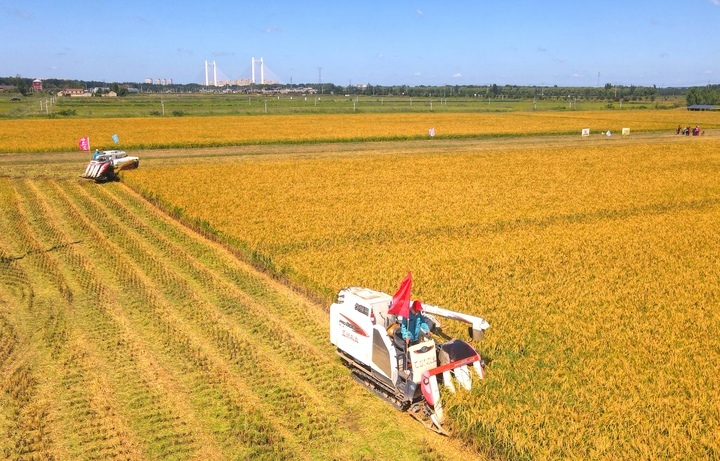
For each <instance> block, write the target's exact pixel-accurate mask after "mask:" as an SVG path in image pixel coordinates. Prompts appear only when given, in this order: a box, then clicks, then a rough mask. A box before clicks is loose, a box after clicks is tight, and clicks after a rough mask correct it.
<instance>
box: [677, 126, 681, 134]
mask: <svg viewBox="0 0 720 461" xmlns="http://www.w3.org/2000/svg"><path fill="white" fill-rule="evenodd" d="M681 131H682V126H680V125H678V127H677V131H676V132H675V134H680V132H681Z"/></svg>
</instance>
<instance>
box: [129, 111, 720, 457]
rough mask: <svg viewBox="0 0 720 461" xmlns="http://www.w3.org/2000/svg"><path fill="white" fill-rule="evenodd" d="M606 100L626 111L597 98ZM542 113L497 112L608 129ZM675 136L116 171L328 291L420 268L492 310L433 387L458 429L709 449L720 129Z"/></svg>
mask: <svg viewBox="0 0 720 461" xmlns="http://www.w3.org/2000/svg"><path fill="white" fill-rule="evenodd" d="M616 114H620V115H623V116H628V115H629V114H627V113H625V114H623V113H619V112H618V113H615V112H612V113H611V112H608V113H605V112H603V113H601V115H602V116H606V115H607V116H608V117H614V116H616ZM585 115H587V114H585ZM585 115H583V116H582V117H584V116H585ZM595 115H597V114H595ZM631 115H632V116H633V117H638V118H641V116H642V113H641V112H634V113H633V114H631ZM666 115H667V118H666V119H665V120H664V121H659V120H658V119H655V120H653V121H652V122H648V121H641V120H638V122H637V123H638V125H640V126H643V127H644V128H645V129H660V128H658V127H659V126H660V125H662V123H665V124H667V123H669V122H670V118H671V117H670V115H673V117H675V118H677V114H670V113H667V114H665V113H663V114H662V116H660V115H657V114H655V115H653V117H658V118H663V117H665V116H666ZM373 117H377V116H373ZM412 117H416V115H413V116H412ZM453 117H455V116H453ZM453 117H449V118H448V119H447V120H446V122H447V123H448V126H451V123H452V121H451V119H452V118H453ZM504 117H506V116H504ZM535 117H536V116H535V114H521V115H520V116H518V117H517V118H515V117H514V116H513V117H510V118H504V119H503V120H504V123H503V124H501V125H503V126H514V127H515V128H514V129H515V130H519V129H520V128H517V127H518V126H519V125H523V126H528V125H530V123H531V121H537V120H540V119H542V120H543V124H541V125H540V126H542V127H543V128H536V129H537V130H548V131H550V130H551V128H550V126H551V124H548V122H547V121H548V120H549V119H554V120H555V121H556V123H555V124H554V125H552V126H554V127H555V128H556V129H557V130H558V131H562V130H574V129H575V128H576V127H579V126H585V125H588V126H590V127H591V128H592V127H595V126H598V127H599V126H601V125H609V124H610V120H609V119H605V120H603V121H602V122H598V121H597V119H595V120H592V121H591V120H590V119H584V118H582V117H581V116H580V115H576V114H575V113H573V114H552V115H549V114H545V115H542V116H540V117H538V118H535ZM715 117H717V116H715ZM391 118H392V117H391ZM520 119H523V120H524V121H525V122H526V123H525V124H522V123H519V120H520ZM478 120H480V119H478ZM424 122H425V124H427V120H424ZM613 122H614V123H617V124H618V127H619V126H620V125H621V124H622V123H624V122H625V120H622V119H620V118H618V119H615V120H613ZM388 123H390V122H388ZM516 123H517V125H516ZM465 125H467V121H466V123H465ZM571 125H572V127H571ZM416 126H419V125H416ZM438 126H440V125H438V124H436V129H437V127H438ZM464 129H467V128H464ZM486 129H487V127H483V128H477V129H476V130H477V132H478V133H479V132H484V133H487V132H489V131H483V130H486ZM613 129H616V130H617V128H613ZM460 131H461V129H460V128H458V133H459V132H460ZM515 132H516V133H517V132H518V131H515ZM676 141H678V140H676V139H672V138H671V139H669V140H667V139H665V140H661V139H656V140H653V139H650V138H647V139H643V140H638V141H634V142H627V143H621V144H602V143H587V144H584V143H583V141H582V140H580V139H579V136H578V138H577V139H573V140H567V142H563V143H560V144H557V145H551V146H548V145H545V144H544V143H543V142H542V141H538V142H536V143H535V144H532V143H526V144H524V145H523V148H515V147H512V146H511V145H510V146H508V147H505V148H501V149H496V150H486V149H483V148H482V147H481V145H480V143H479V142H478V143H468V144H466V145H465V144H460V145H458V146H456V147H454V148H445V149H443V150H442V153H428V152H427V151H421V152H413V150H412V149H408V148H404V147H402V146H401V145H399V146H400V147H396V148H395V149H396V150H395V151H393V150H392V149H390V150H388V149H385V147H387V146H384V147H383V151H382V152H372V151H370V152H367V151H365V152H362V153H356V154H353V153H347V152H345V153H343V154H342V155H341V154H338V155H324V156H317V157H313V156H304V157H303V156H282V155H274V156H248V157H238V158H237V160H236V161H235V162H234V163H230V162H224V163H222V164H217V165H213V164H205V165H202V166H198V165H194V166H193V165H183V166H162V167H157V168H141V169H138V170H134V171H131V172H128V174H127V175H126V176H125V177H124V181H125V182H126V183H127V184H129V185H131V186H132V187H134V188H137V189H138V190H143V191H144V192H145V193H146V194H148V195H152V196H154V197H158V198H160V199H161V200H162V201H165V202H167V203H170V204H172V206H175V207H178V208H179V209H182V212H183V213H184V214H185V215H186V216H187V217H190V218H194V219H198V220H201V221H204V222H206V223H208V224H209V225H210V226H212V228H214V229H216V230H218V231H219V232H221V233H223V234H225V235H227V236H230V237H232V238H233V239H235V240H238V241H240V242H242V243H244V244H245V245H246V246H247V248H249V249H250V250H251V251H254V252H256V254H259V255H262V256H263V257H264V258H265V261H266V262H268V263H269V264H270V265H271V266H272V267H274V268H275V270H276V271H278V272H279V273H282V274H285V275H286V276H288V277H290V278H291V279H294V280H295V281H296V282H298V283H301V284H304V285H305V286H308V287H311V288H312V289H314V290H316V291H317V292H318V293H320V294H321V295H323V296H325V297H326V298H327V300H328V302H329V300H330V297H331V296H332V294H333V293H334V292H335V291H337V290H338V289H340V288H342V287H345V286H348V285H363V286H370V287H373V288H377V289H381V290H384V291H386V292H391V293H392V292H393V291H394V290H395V289H396V288H397V284H398V283H399V281H400V280H401V279H402V278H403V277H404V275H405V274H406V273H407V271H408V270H412V271H413V275H414V280H415V284H414V287H413V293H414V296H415V297H417V298H420V299H423V300H424V301H426V302H429V303H433V304H438V305H441V306H444V307H447V308H450V309H455V310H460V311H465V312H469V313H472V314H477V315H481V316H483V317H485V318H486V319H487V320H488V321H489V322H490V324H491V329H490V330H489V331H488V333H487V334H486V339H485V340H484V341H483V342H482V343H479V350H480V352H481V355H482V356H483V357H484V358H485V359H486V361H487V362H488V366H487V379H486V380H485V381H484V382H482V383H481V384H480V385H479V386H474V387H473V390H472V392H470V393H466V392H462V393H458V394H456V395H454V396H452V395H450V394H449V393H447V392H445V393H444V395H445V396H446V399H447V401H446V403H447V410H448V413H449V415H450V419H451V426H452V430H453V431H454V433H455V434H456V435H457V436H458V437H460V438H462V439H463V440H465V441H467V442H468V443H470V444H473V445H474V446H476V447H477V448H478V449H479V450H480V451H484V452H486V453H488V454H490V455H492V456H496V457H500V458H503V459H505V458H507V459H560V458H573V459H658V458H672V459H707V458H710V459H717V458H718V457H720V442H718V441H719V440H720V400H719V399H718V398H717V395H718V392H720V388H719V387H718V382H719V381H718V380H717V376H718V375H719V374H720V352H719V351H720V339H719V338H718V335H717V331H718V329H719V328H720V311H718V309H717V306H718V305H720V276H719V275H720V270H719V269H718V265H717V261H720V247H719V246H718V244H717V243H718V242H719V241H720V228H718V226H717V223H718V222H720V189H718V180H719V174H720V141H718V140H717V139H715V138H711V137H705V138H698V139H691V140H683V141H690V142H676ZM178 178H182V180H178ZM445 330H446V331H447V332H449V333H451V334H453V335H458V336H461V337H462V335H464V333H463V331H462V329H460V328H457V327H455V326H453V325H451V324H447V325H445Z"/></svg>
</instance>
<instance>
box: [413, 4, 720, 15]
mask: <svg viewBox="0 0 720 461" xmlns="http://www.w3.org/2000/svg"><path fill="white" fill-rule="evenodd" d="M715 1H716V2H717V1H718V0H715ZM415 12H416V13H417V15H418V16H425V13H423V12H422V10H415Z"/></svg>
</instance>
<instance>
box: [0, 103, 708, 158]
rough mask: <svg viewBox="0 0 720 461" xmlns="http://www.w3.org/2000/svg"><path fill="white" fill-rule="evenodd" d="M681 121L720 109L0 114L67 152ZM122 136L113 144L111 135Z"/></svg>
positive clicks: (10, 145) (12, 143)
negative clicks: (85, 147)
mask: <svg viewBox="0 0 720 461" xmlns="http://www.w3.org/2000/svg"><path fill="white" fill-rule="evenodd" d="M678 123H682V124H683V126H685V125H692V126H694V125H700V126H701V127H703V128H718V127H720V117H719V116H718V114H715V113H709V112H692V113H691V112H682V113H678V112H676V111H650V110H627V111H578V112H513V113H502V114H497V113H432V112H427V113H400V114H343V115H283V116H237V117H228V116H225V117H154V118H114V119H105V118H103V119H72V120H70V119H48V120H44V119H40V120H0V152H68V151H75V150H77V149H78V145H77V142H78V139H80V138H82V137H86V136H88V137H90V146H91V148H92V149H95V148H99V149H101V150H102V149H112V148H119V149H156V148H171V147H173V148H194V147H211V146H233V145H246V144H263V143H308V142H328V141H358V140H381V139H396V140H397V139H423V138H427V137H429V134H428V130H429V129H430V128H435V133H436V134H437V138H443V137H446V138H447V137H450V138H452V137H476V136H481V137H487V136H509V135H532V134H549V133H554V134H560V133H563V134H567V133H577V134H578V135H579V134H580V132H581V130H582V129H583V128H590V129H591V132H592V133H599V132H601V131H602V132H604V131H607V130H610V131H611V132H614V133H616V134H620V131H621V129H622V128H631V130H632V131H633V132H639V131H671V130H674V128H675V126H677V124H678ZM114 134H117V135H118V137H119V139H120V142H119V143H118V144H115V143H114V142H113V141H112V136H113V135H114Z"/></svg>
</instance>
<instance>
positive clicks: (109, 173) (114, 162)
mask: <svg viewBox="0 0 720 461" xmlns="http://www.w3.org/2000/svg"><path fill="white" fill-rule="evenodd" d="M139 165H140V159H139V158H138V157H131V156H129V155H127V154H126V153H125V151H122V150H104V151H102V152H100V153H98V154H95V157H93V159H92V160H91V161H90V163H88V166H87V167H86V168H85V173H83V175H82V177H83V178H87V179H94V180H95V181H96V182H104V181H115V180H116V179H118V176H117V174H118V172H119V171H121V170H131V169H133V168H137V167H138V166H139Z"/></svg>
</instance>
